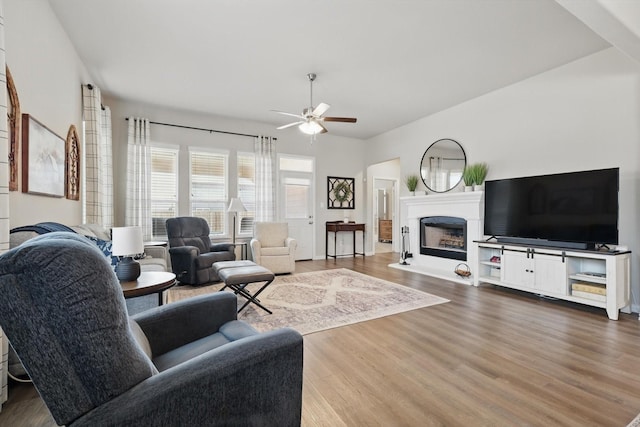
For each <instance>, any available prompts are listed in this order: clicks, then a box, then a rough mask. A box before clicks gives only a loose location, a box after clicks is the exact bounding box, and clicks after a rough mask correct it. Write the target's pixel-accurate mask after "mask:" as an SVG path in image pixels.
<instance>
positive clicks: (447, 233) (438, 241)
mask: <svg viewBox="0 0 640 427" xmlns="http://www.w3.org/2000/svg"><path fill="white" fill-rule="evenodd" d="M420 254H422V255H431V256H435V257H440V258H448V259H455V260H460V261H466V260H467V221H466V220H465V219H464V218H458V217H452V216H428V217H423V218H420Z"/></svg>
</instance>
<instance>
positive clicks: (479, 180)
mask: <svg viewBox="0 0 640 427" xmlns="http://www.w3.org/2000/svg"><path fill="white" fill-rule="evenodd" d="M487 172H489V166H487V164H486V163H476V164H474V165H473V184H474V186H473V187H474V188H473V189H474V190H475V191H482V189H483V188H484V185H483V184H484V180H485V179H486V178H487Z"/></svg>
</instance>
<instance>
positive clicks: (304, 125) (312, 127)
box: [271, 73, 358, 135]
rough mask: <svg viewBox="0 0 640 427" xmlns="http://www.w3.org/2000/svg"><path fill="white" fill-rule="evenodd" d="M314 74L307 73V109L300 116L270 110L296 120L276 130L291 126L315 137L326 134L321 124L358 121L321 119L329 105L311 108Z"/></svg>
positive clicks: (322, 104)
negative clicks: (308, 93) (308, 94)
mask: <svg viewBox="0 0 640 427" xmlns="http://www.w3.org/2000/svg"><path fill="white" fill-rule="evenodd" d="M316 77H317V76H316V74H314V73H309V74H307V78H308V79H309V92H310V96H309V98H310V100H309V108H305V109H304V110H302V114H293V113H287V112H285V111H277V110H271V111H273V112H275V113H278V114H284V115H285V116H291V117H296V118H298V120H297V121H295V122H293V123H289V124H286V125H284V126H280V127H279V128H277V129H278V130H280V129H286V128H289V127H292V126H298V129H300V131H301V132H303V133H306V134H307V135H317V134H319V133H325V132H327V128H325V127H324V125H323V124H322V122H342V123H355V122H356V121H357V120H358V119H356V118H353V117H323V116H322V115H323V114H324V113H326V112H327V110H328V109H329V107H330V105H329V104H325V103H324V102H321V103H320V104H318V106H317V107H315V108H314V107H313V81H314V80H315V79H316Z"/></svg>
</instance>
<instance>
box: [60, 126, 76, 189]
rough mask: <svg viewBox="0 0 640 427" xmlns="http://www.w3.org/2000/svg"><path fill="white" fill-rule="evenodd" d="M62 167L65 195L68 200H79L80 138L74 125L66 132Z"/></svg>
mask: <svg viewBox="0 0 640 427" xmlns="http://www.w3.org/2000/svg"><path fill="white" fill-rule="evenodd" d="M64 168H65V176H66V179H67V181H66V183H65V195H66V197H67V199H69V200H80V138H78V131H77V130H76V127H75V125H71V126H69V131H68V132H67V141H66V149H65V163H64Z"/></svg>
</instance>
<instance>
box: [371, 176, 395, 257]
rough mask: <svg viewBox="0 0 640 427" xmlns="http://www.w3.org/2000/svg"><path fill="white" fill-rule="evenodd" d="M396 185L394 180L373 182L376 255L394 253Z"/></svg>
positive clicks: (377, 179)
mask: <svg viewBox="0 0 640 427" xmlns="http://www.w3.org/2000/svg"><path fill="white" fill-rule="evenodd" d="M395 183H396V181H395V180H393V179H381V178H374V180H373V189H374V190H373V191H374V194H373V199H374V206H373V222H374V223H373V229H374V236H373V238H374V246H375V253H385V252H393V226H394V224H393V222H394V218H395V216H396V215H395V203H394V200H395Z"/></svg>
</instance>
